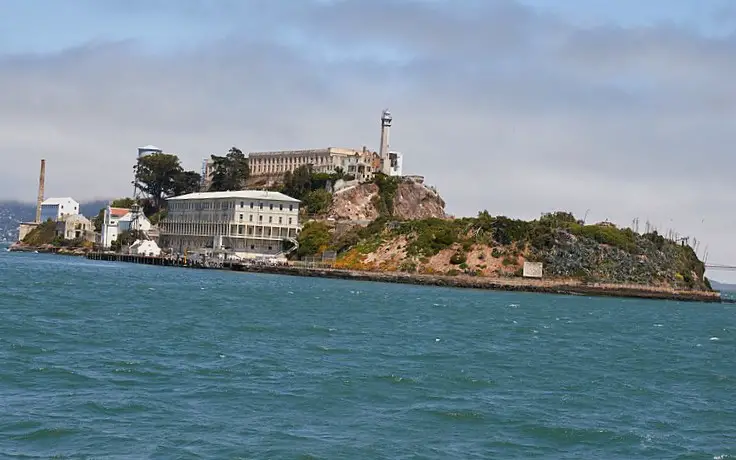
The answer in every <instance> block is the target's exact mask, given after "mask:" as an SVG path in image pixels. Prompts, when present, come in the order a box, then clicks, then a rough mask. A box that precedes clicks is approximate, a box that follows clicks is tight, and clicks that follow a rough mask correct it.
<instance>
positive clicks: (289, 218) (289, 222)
mask: <svg viewBox="0 0 736 460" xmlns="http://www.w3.org/2000/svg"><path fill="white" fill-rule="evenodd" d="M289 225H291V217H289Z"/></svg>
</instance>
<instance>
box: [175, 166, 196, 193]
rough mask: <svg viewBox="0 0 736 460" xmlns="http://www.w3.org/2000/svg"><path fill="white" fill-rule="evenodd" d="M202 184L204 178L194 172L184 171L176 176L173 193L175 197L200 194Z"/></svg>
mask: <svg viewBox="0 0 736 460" xmlns="http://www.w3.org/2000/svg"><path fill="white" fill-rule="evenodd" d="M201 183H202V176H201V175H200V174H199V173H196V172H194V171H182V172H180V173H179V174H177V175H176V176H174V184H173V188H172V192H173V194H174V196H179V195H186V194H187V193H194V192H198V191H199V188H200V185H201Z"/></svg>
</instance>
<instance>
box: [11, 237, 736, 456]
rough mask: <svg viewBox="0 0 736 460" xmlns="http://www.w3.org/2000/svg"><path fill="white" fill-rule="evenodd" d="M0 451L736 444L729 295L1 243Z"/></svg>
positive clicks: (721, 448)
mask: <svg viewBox="0 0 736 460" xmlns="http://www.w3.org/2000/svg"><path fill="white" fill-rule="evenodd" d="M0 313H1V314H2V317H1V319H0V458H3V459H5V458H49V457H52V456H55V458H75V459H76V458H121V459H123V458H124V459H131V458H133V459H135V458H161V459H169V458H172V459H198V458H208V459H209V458H217V459H236V458H242V459H251V458H254V459H322V458H324V459H495V458H498V459H517V458H518V459H526V458H545V459H547V458H550V459H568V458H569V459H587V458H600V459H608V460H611V459H639V458H651V459H670V458H671V459H719V460H725V459H731V458H736V393H735V392H736V354H735V353H734V351H736V334H735V331H736V319H735V318H736V308H735V307H734V306H730V305H706V304H695V303H677V302H662V301H642V300H627V299H600V298H587V297H565V296H551V295H532V294H518V293H498V292H484V291H471V290H455V289H443V288H430V287H413V286H405V285H391V284H379V283H361V282H351V281H341V280H322V279H307V278H294V277H281V276H268V275H252V274H243V273H231V272H217V271H196V270H185V269H177V268H161V267H149V266H139V265H130V264H116V263H106V262H91V261H86V260H83V259H78V258H70V257H63V256H49V255H43V254H18V253H7V252H5V251H1V252H0Z"/></svg>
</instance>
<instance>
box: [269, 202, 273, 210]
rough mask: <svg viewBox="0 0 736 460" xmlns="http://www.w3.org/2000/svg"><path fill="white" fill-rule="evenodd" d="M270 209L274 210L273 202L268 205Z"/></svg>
mask: <svg viewBox="0 0 736 460" xmlns="http://www.w3.org/2000/svg"><path fill="white" fill-rule="evenodd" d="M268 209H269V210H271V211H273V203H271V204H269V205H268Z"/></svg>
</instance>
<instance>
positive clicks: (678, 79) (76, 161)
mask: <svg viewBox="0 0 736 460" xmlns="http://www.w3.org/2000/svg"><path fill="white" fill-rule="evenodd" d="M89 5H90V6H89V7H90V8H98V9H97V10H96V11H95V14H96V15H98V16H99V15H103V14H110V15H112V14H114V13H116V11H117V10H114V9H107V10H106V11H102V10H101V8H102V7H99V6H94V4H92V3H90V4H89ZM110 5H112V6H113V7H114V4H113V3H108V4H106V7H105V8H111V6H110ZM125 5H126V7H127V8H128V9H127V10H126V14H127V15H128V16H127V17H129V18H130V20H133V18H134V17H135V16H136V15H143V14H155V15H158V16H160V17H162V18H163V17H169V18H171V19H170V21H172V22H173V24H170V25H169V26H170V27H172V28H173V27H176V24H178V23H179V22H180V23H181V24H188V23H191V21H193V20H194V19H196V18H199V19H200V20H201V21H202V22H201V24H200V28H203V27H205V26H207V27H211V28H213V29H215V30H218V29H217V28H218V27H220V29H221V30H219V32H218V33H213V35H212V37H214V38H213V39H212V40H211V41H202V40H200V41H199V43H198V45H197V46H188V47H182V48H180V49H174V50H172V49H168V50H166V51H157V52H151V47H150V46H148V44H147V43H145V42H143V43H141V42H140V41H136V40H134V39H131V40H127V39H122V40H118V41H114V42H100V41H99V40H98V41H96V42H94V43H88V44H85V45H83V46H76V47H73V48H68V49H66V50H64V51H63V52H60V53H55V54H46V55H44V54H35V55H6V56H4V57H0V139H1V141H0V160H2V161H3V162H4V163H5V164H6V165H8V167H4V168H0V196H1V197H3V198H9V199H10V198H13V199H16V198H17V199H25V200H27V201H32V200H33V199H34V197H35V184H36V180H37V168H38V160H39V159H40V158H42V157H45V158H47V160H48V166H47V171H48V172H47V174H48V182H47V190H48V193H49V194H54V195H72V196H75V197H77V198H78V199H89V198H93V197H111V196H118V195H124V194H126V193H129V188H130V185H129V183H130V172H131V167H132V164H133V162H134V160H135V149H136V147H137V146H139V145H145V144H149V143H153V144H155V145H158V146H160V147H163V148H165V149H166V150H168V151H171V152H175V153H177V154H179V155H180V157H181V158H182V160H183V162H184V164H185V166H186V167H188V168H192V169H198V168H199V164H200V161H201V159H202V158H204V157H206V156H208V155H209V154H210V153H219V152H224V151H226V150H227V149H228V148H229V147H230V146H232V145H237V146H238V147H240V148H242V149H243V150H245V151H254V150H263V149H289V148H311V147H319V146H330V145H332V146H349V147H361V146H363V145H368V146H370V147H373V148H376V147H377V144H378V135H379V133H378V126H379V122H378V121H379V120H378V119H379V116H380V111H381V109H383V108H384V107H390V108H391V109H392V112H393V113H394V119H395V123H394V131H393V133H392V147H394V148H396V149H397V150H400V151H403V152H404V155H405V168H406V169H407V172H411V173H421V174H424V175H425V176H426V177H427V181H428V182H430V183H432V184H436V185H437V186H438V188H439V190H440V192H441V193H442V194H443V195H444V197H445V199H446V201H447V203H448V209H449V211H450V212H452V213H455V214H458V215H466V214H475V213H476V212H477V211H478V210H480V209H488V210H489V211H490V212H491V213H494V214H496V213H503V214H508V215H513V216H522V217H535V216H538V215H539V213H541V212H543V211H549V210H553V209H568V210H571V211H574V212H575V213H577V214H580V215H582V214H583V213H584V212H585V211H586V209H591V211H590V215H591V218H592V219H593V220H603V219H606V218H608V219H611V220H614V221H618V222H619V223H621V224H627V223H629V222H630V221H631V219H633V218H634V217H637V216H638V217H640V219H641V220H642V222H643V221H644V220H645V219H647V218H649V219H651V220H652V221H653V222H662V223H663V224H662V225H665V223H666V224H669V222H670V220H672V225H673V226H676V227H677V228H678V230H679V231H680V233H692V234H694V235H695V236H698V237H699V238H700V239H702V240H708V239H709V238H710V240H711V241H709V243H710V248H711V254H714V251H715V250H716V249H717V251H719V252H720V255H722V257H723V260H725V261H728V260H730V261H733V262H734V263H736V248H735V247H733V245H732V244H731V242H730V239H729V238H728V234H727V233H724V232H723V230H722V229H723V228H733V227H734V226H735V225H736V218H735V217H733V213H728V212H725V213H724V208H729V207H730V201H728V198H724V197H733V196H736V183H734V181H733V180H732V174H733V173H732V171H733V170H734V169H735V168H736V160H734V155H733V154H732V145H733V143H734V142H733V141H734V135H733V133H734V132H736V130H734V128H735V127H736V126H735V122H734V120H736V96H734V93H733V91H732V88H731V84H730V79H731V75H733V74H734V73H735V72H734V71H735V70H736V39H735V38H734V36H733V35H730V36H725V37H721V36H719V37H715V38H714V37H710V38H708V37H705V36H702V35H698V34H697V33H696V32H693V31H692V30H687V29H683V28H677V27H675V26H671V25H669V26H653V27H646V28H645V27H637V28H624V27H616V26H615V25H612V24H609V25H603V26H599V27H594V28H581V27H579V26H575V25H572V24H570V23H566V22H565V21H564V18H561V17H557V16H552V15H549V14H546V13H541V12H538V11H536V10H533V9H530V8H528V7H525V6H522V5H520V4H518V3H515V2H510V1H483V2H481V1H468V2H444V3H443V2H426V1H425V2H418V1H399V0H395V1H391V0H379V1H373V2H364V1H359V0H343V1H332V2H320V3H316V2H312V3H310V2H288V3H287V2H258V1H255V0H254V1H246V2H222V3H218V5H217V7H214V6H211V5H212V3H210V2H196V1H177V2H167V1H159V2H153V3H151V2H138V3H130V2H125ZM286 5H288V6H286ZM117 12H118V13H119V12H120V11H117ZM239 24H243V25H242V26H239ZM703 220H705V222H706V223H705V224H701V222H702V221H703ZM714 248H716V249H714ZM720 255H719V258H720ZM711 257H715V256H711Z"/></svg>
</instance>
